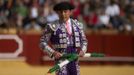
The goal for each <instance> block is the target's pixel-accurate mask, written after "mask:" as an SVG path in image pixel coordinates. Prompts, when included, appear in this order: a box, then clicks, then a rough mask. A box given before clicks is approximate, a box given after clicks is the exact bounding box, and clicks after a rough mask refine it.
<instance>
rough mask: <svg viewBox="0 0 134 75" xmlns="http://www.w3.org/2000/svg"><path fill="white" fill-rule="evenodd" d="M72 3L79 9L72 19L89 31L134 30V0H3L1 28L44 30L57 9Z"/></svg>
mask: <svg viewBox="0 0 134 75" xmlns="http://www.w3.org/2000/svg"><path fill="white" fill-rule="evenodd" d="M61 1H69V2H71V3H72V4H73V5H74V6H75V10H73V13H72V18H74V19H78V20H79V21H81V22H82V23H83V24H84V27H85V30H90V29H93V30H98V29H116V30H118V31H127V32H132V31H134V0H0V29H10V28H15V29H17V30H19V29H22V30H24V31H27V30H30V29H34V30H37V31H40V30H42V29H43V28H44V27H45V25H46V23H48V22H52V21H55V20H57V19H59V18H58V15H57V14H56V13H55V11H53V6H54V5H55V4H56V3H58V2H61Z"/></svg>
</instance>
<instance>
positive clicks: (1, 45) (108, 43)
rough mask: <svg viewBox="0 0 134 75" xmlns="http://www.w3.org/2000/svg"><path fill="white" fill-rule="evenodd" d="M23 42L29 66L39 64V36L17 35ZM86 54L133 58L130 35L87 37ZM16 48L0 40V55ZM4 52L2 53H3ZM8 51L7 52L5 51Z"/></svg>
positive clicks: (40, 60) (132, 37)
mask: <svg viewBox="0 0 134 75" xmlns="http://www.w3.org/2000/svg"><path fill="white" fill-rule="evenodd" d="M18 36H19V37H20V38H21V39H22V40H23V53H22V54H21V56H26V59H27V60H26V61H27V62H28V63H30V64H41V63H42V56H43V55H44V53H43V52H42V51H41V50H40V48H39V39H40V35H26V34H21V35H18ZM87 39H88V42H89V45H88V52H102V53H105V54H106V55H109V56H122V57H134V36H132V35H93V34H92V35H87ZM16 47H17V45H16V44H14V41H13V42H12V41H4V40H0V53H2V52H11V51H12V49H15V48H16ZM3 50H4V51H3ZM5 50H8V51H5Z"/></svg>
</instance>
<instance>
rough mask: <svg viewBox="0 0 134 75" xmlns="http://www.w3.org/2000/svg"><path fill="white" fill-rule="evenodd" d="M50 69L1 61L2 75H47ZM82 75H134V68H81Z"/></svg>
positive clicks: (98, 66)
mask: <svg viewBox="0 0 134 75" xmlns="http://www.w3.org/2000/svg"><path fill="white" fill-rule="evenodd" d="M50 67H51V66H30V65H28V64H27V63H25V62H23V61H0V75H45V73H46V72H47V71H48V69H49V68H50ZM51 75H54V73H53V74H51ZM81 75H134V66H132V65H123V66H112V65H106V66H104V65H103V66H102V65H96V66H95V65H94V66H91V65H87V66H81Z"/></svg>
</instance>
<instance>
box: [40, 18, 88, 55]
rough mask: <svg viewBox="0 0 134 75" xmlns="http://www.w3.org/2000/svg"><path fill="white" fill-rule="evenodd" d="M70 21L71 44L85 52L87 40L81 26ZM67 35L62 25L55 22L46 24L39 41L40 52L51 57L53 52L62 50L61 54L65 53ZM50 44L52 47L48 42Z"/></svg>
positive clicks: (75, 21)
mask: <svg viewBox="0 0 134 75" xmlns="http://www.w3.org/2000/svg"><path fill="white" fill-rule="evenodd" d="M70 20H71V25H72V30H73V31H72V32H73V33H72V36H73V40H72V42H73V43H72V44H71V45H73V46H74V47H76V48H81V50H83V51H84V52H86V51H87V44H88V42H87V39H86V36H85V34H84V31H83V24H82V23H80V22H79V21H77V20H73V19H70ZM67 37H68V34H67V31H66V28H65V25H64V23H62V22H60V21H55V22H53V23H49V24H47V26H46V28H45V30H44V32H43V34H42V36H41V39H40V47H41V48H42V50H44V51H45V52H47V53H48V54H49V56H50V57H51V56H52V54H53V52H54V51H55V50H60V49H62V50H63V52H65V49H66V48H67V46H69V44H68V38H67ZM49 41H50V42H51V44H52V46H50V45H49V44H48V42H49Z"/></svg>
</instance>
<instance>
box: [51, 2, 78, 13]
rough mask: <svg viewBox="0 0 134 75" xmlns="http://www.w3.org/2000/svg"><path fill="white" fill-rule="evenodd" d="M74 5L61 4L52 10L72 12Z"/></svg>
mask: <svg viewBox="0 0 134 75" xmlns="http://www.w3.org/2000/svg"><path fill="white" fill-rule="evenodd" d="M74 8H75V7H74V5H72V4H70V3H69V2H61V3H58V4H56V5H55V6H54V8H53V10H55V11H59V10H67V9H69V10H72V9H74Z"/></svg>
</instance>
